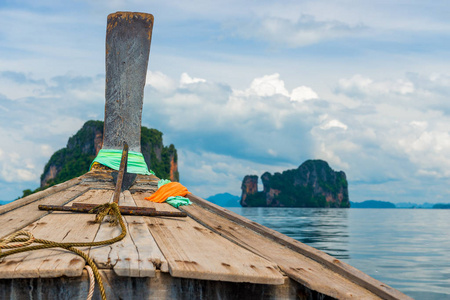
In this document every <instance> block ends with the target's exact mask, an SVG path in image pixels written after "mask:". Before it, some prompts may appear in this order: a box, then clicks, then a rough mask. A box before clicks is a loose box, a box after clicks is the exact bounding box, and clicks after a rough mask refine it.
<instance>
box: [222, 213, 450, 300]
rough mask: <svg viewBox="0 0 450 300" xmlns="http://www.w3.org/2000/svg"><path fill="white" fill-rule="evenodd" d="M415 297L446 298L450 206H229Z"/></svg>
mask: <svg viewBox="0 0 450 300" xmlns="http://www.w3.org/2000/svg"><path fill="white" fill-rule="evenodd" d="M228 209H229V210H232V211H234V212H236V213H238V214H240V215H242V216H244V217H246V218H248V219H250V220H253V221H255V222H258V223H260V224H262V225H264V226H267V227H269V228H272V229H274V230H276V231H279V232H281V233H283V234H286V235H288V236H290V237H292V238H294V239H296V240H298V241H300V242H302V243H305V244H307V245H310V246H312V247H315V248H317V249H319V250H322V251H324V252H326V253H328V254H330V255H332V256H334V257H336V258H338V259H340V260H342V261H344V262H346V263H348V264H350V265H352V266H354V267H355V268H357V269H359V270H361V271H363V272H364V273H366V274H368V275H370V276H372V277H374V278H375V279H378V280H380V281H382V282H384V283H386V284H387V285H390V286H392V287H394V288H396V289H398V290H400V291H401V292H403V293H405V294H406V295H408V296H410V297H413V298H414V299H427V300H428V299H430V300H434V299H450V210H438V209H353V208H352V209H325V208H278V207H276V208H261V207H259V208H246V207H228Z"/></svg>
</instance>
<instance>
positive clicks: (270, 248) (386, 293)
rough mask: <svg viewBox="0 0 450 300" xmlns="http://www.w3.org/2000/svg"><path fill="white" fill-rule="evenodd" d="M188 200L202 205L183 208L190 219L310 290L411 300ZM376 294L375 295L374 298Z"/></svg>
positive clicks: (261, 229) (232, 215) (266, 231)
mask: <svg viewBox="0 0 450 300" xmlns="http://www.w3.org/2000/svg"><path fill="white" fill-rule="evenodd" d="M189 198H190V199H191V200H192V201H194V203H196V204H198V205H201V206H202V207H199V206H196V205H194V206H185V207H183V208H182V210H184V211H186V212H187V213H188V214H189V215H190V216H192V217H193V218H195V219H197V220H199V222H200V223H202V224H204V225H205V226H207V227H208V228H212V230H214V231H216V232H218V233H220V234H222V235H223V236H225V237H227V238H228V239H230V240H233V241H235V242H236V243H239V244H241V245H243V246H244V247H246V248H248V249H250V250H251V251H254V252H255V253H259V254H260V255H263V256H264V257H267V258H268V259H269V260H271V261H273V262H275V263H277V264H278V265H279V267H280V268H281V269H282V270H283V271H284V272H285V273H286V274H287V275H288V276H289V277H291V278H293V279H294V280H296V281H298V282H300V283H302V284H304V285H305V286H307V287H309V288H311V289H313V290H316V291H319V292H321V293H324V294H327V295H330V296H332V297H337V298H343V299H347V298H352V297H353V299H354V297H355V296H356V295H355V293H356V294H360V296H363V295H364V293H369V294H368V295H366V296H364V297H365V298H370V297H378V298H379V297H381V298H384V299H410V298H409V297H407V296H406V295H404V294H403V293H401V292H399V291H397V290H395V289H392V288H391V287H389V286H386V285H384V284H383V283H381V282H379V281H377V280H375V279H373V278H371V277H369V276H368V275H366V274H364V273H362V272H360V271H358V270H356V269H355V270H356V271H357V272H359V273H362V274H363V275H361V276H362V277H359V281H355V280H353V278H349V277H347V276H345V272H336V271H335V269H336V268H334V269H332V268H329V266H328V265H327V264H324V263H322V262H321V261H316V260H314V259H312V258H311V257H308V256H305V255H304V253H302V252H299V251H297V249H295V248H294V247H293V248H294V249H292V248H290V246H291V244H290V243H295V245H298V244H300V245H298V246H299V247H303V251H310V249H309V248H312V247H309V246H307V245H304V244H302V243H300V242H298V241H295V240H293V239H291V238H289V237H287V236H284V235H283V234H281V233H279V232H276V231H273V230H271V229H269V228H266V227H264V226H262V225H260V224H258V223H255V222H253V221H250V220H248V219H246V218H244V217H242V216H239V215H237V214H235V213H233V212H231V211H228V210H226V209H224V208H222V207H220V206H217V205H215V204H212V203H210V202H208V201H206V200H203V199H201V198H198V197H196V196H194V195H191V196H189ZM205 208H206V209H205ZM231 220H233V221H231ZM254 228H258V229H259V230H258V231H255V230H254ZM273 235H276V238H273ZM278 239H285V243H279V242H278ZM288 242H289V243H288ZM311 251H314V254H315V255H321V256H324V258H326V259H332V260H333V263H334V264H336V265H340V264H342V265H343V264H344V263H342V262H340V261H339V260H337V259H335V258H333V257H331V256H329V255H327V254H325V253H318V252H320V251H319V250H317V249H315V248H312V250H311ZM313 257H314V256H313ZM286 258H289V259H286ZM291 258H292V259H291ZM348 267H350V266H348ZM350 268H352V267H350ZM318 274H320V277H318V278H317V275H318ZM354 276H359V274H355V275H354ZM367 277H369V279H370V280H371V281H368V282H366V284H365V285H362V284H361V283H360V282H361V281H365V280H368V279H367ZM324 279H326V280H324ZM336 280H337V281H342V282H346V284H347V283H348V284H349V285H348V286H347V285H346V286H343V287H342V286H340V284H336V282H337V281H336ZM373 284H379V285H380V286H379V287H378V288H372V289H367V286H368V285H373ZM380 289H382V291H380ZM347 291H351V292H347ZM361 293H362V294H361ZM375 294H376V295H378V296H375Z"/></svg>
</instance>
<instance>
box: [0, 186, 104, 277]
mask: <svg viewBox="0 0 450 300" xmlns="http://www.w3.org/2000/svg"><path fill="white" fill-rule="evenodd" d="M111 193H112V192H111V191H107V190H90V191H88V192H86V193H84V194H83V195H81V196H80V197H78V198H76V200H73V201H77V202H85V203H98V204H101V203H104V202H107V201H109V199H110V198H111ZM68 205H71V204H70V202H69V203H68ZM94 218H95V216H94V215H92V214H77V213H64V212H53V213H50V214H48V215H46V216H45V217H43V218H41V219H40V220H38V221H36V222H34V223H32V224H30V225H29V226H27V227H25V228H24V229H25V230H28V231H30V232H32V233H33V235H34V236H35V237H36V238H39V239H46V240H51V241H55V242H91V241H92V240H93V239H94V237H95V235H96V233H97V230H98V227H99V224H97V223H95V222H93V220H94ZM78 249H80V250H82V251H86V252H88V249H87V248H78ZM84 266H85V261H84V260H83V259H82V258H81V257H79V256H78V255H76V254H73V253H72V252H70V251H67V250H63V249H59V248H55V249H43V250H36V251H28V252H23V253H18V254H13V255H10V256H7V257H5V258H3V260H2V261H1V262H0V278H33V277H59V276H80V275H81V273H82V271H83V268H84Z"/></svg>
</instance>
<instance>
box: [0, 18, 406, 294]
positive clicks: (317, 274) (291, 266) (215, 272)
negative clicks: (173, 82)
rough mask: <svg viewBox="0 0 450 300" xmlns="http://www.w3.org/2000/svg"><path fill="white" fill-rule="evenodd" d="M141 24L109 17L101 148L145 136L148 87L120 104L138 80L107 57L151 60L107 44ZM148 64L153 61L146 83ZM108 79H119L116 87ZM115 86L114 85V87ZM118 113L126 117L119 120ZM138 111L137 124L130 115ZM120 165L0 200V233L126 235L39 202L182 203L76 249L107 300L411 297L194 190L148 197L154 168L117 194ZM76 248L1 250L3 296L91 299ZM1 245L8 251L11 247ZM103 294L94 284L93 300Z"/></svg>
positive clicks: (75, 238)
mask: <svg viewBox="0 0 450 300" xmlns="http://www.w3.org/2000/svg"><path fill="white" fill-rule="evenodd" d="M137 23H139V24H141V25H142V24H144V27H145V26H146V28H147V29H146V30H147V33H148V32H150V34H151V26H152V25H153V17H151V18H150V17H149V15H145V14H138V13H116V14H112V15H110V16H109V18H108V32H107V87H106V89H107V92H106V94H107V99H106V108H105V110H106V111H105V136H104V141H103V147H105V145H106V146H107V147H108V148H115V149H117V148H118V147H119V145H120V143H121V142H122V141H123V140H126V141H127V142H128V143H129V144H130V148H131V149H135V150H138V151H140V145H139V142H137V141H138V140H139V134H135V133H134V134H130V131H133V130H134V131H136V130H137V131H138V132H140V131H139V130H140V129H139V127H140V114H139V113H136V111H139V105H140V109H142V93H143V84H142V82H138V83H137V84H136V85H138V86H140V87H139V88H137V92H136V93H138V94H139V93H141V94H140V96H139V95H138V96H137V97H136V98H140V99H138V100H139V101H141V102H140V104H139V101H137V102H136V103H134V104H133V103H131V104H130V103H128V104H127V105H125V106H121V107H120V105H119V107H117V106H116V107H112V106H111V105H113V106H114V105H116V103H122V102H123V101H131V100H130V97H129V95H127V93H126V92H124V91H129V90H130V86H134V85H133V84H131V83H129V81H130V78H125V79H123V76H122V77H121V76H117V74H116V75H114V74H113V75H111V74H109V73H108V63H110V64H112V61H114V60H115V61H118V62H119V64H121V63H122V60H124V61H126V60H127V59H132V60H136V59H143V58H144V60H147V59H148V52H147V58H145V51H144V55H142V50H141V48H142V47H144V48H145V47H146V46H145V45H144V46H142V45H141V46H139V47H137V50H136V49H135V50H136V51H137V52H138V53H140V54H139V55H136V53H135V52H133V51H134V50H133V47H130V46H129V45H130V44H126V43H125V44H121V46H117V47H119V48H120V47H122V48H120V49H121V50H120V51H119V50H118V49H119V48H117V47H116V48H115V47H112V46H111V45H112V44H110V45H108V43H109V42H111V41H112V42H111V43H115V42H117V40H118V41H119V42H120V43H122V42H123V41H122V40H121V39H123V38H124V37H123V36H121V35H120V34H118V35H116V36H113V35H114V32H113V31H114V30H115V28H119V29H118V30H123V28H125V31H122V33H121V34H123V33H124V32H125V33H126V38H127V39H131V40H132V45H138V44H139V43H137V42H136V41H135V40H134V39H135V36H139V34H136V35H133V34H130V32H131V33H134V32H135V31H136V30H140V29H139V28H138V27H139V26H140V25H139V26H138V25H136V24H137ZM127 24H128V25H127ZM130 24H131V25H130ZM127 26H132V28H131V29H130V27H127ZM120 28H122V29H120ZM136 28H138V29H136ZM149 30H150V31H149ZM141 33H142V32H141ZM130 36H131V37H130ZM141 38H143V39H144V40H145V38H147V39H148V51H149V47H150V41H149V37H148V36H147V37H145V34H141ZM114 39H116V40H114ZM108 47H109V48H108ZM130 49H131V50H130ZM122 50H123V51H125V52H128V53H127V54H126V57H125V58H123V57H122V58H120V57H116V58H113V59H112V58H108V55H116V56H120V55H119V53H118V52H122ZM108 51H109V54H108ZM108 59H109V61H108ZM145 64H146V62H145ZM126 65H131V66H132V65H133V64H130V63H126ZM111 69H113V67H111V66H110V70H109V71H110V72H112V73H114V72H118V71H117V68H116V69H114V70H112V71H111ZM141 69H142V68H141ZM141 71H142V70H141ZM145 72H146V65H145V70H144V82H145ZM125 73H126V72H125ZM141 74H142V73H141ZM132 76H135V75H134V74H133V75H132ZM125 77H126V76H125ZM133 78H134V77H133ZM121 80H122V81H123V80H125V81H126V83H124V82H122V81H121ZM133 80H134V79H133ZM108 82H109V85H111V84H113V85H114V87H111V86H108ZM113 88H116V90H115V92H108V89H113ZM117 89H119V90H117ZM121 89H122V90H121ZM132 89H133V87H131V90H132ZM139 89H140V90H139ZM108 95H109V96H110V97H109V98H110V99H109V100H108ZM117 95H125V96H123V97H125V98H126V99H122V98H121V99H119V100H120V101H119V102H115V103H113V104H108V103H111V102H114V101H112V100H111V99H113V100H115V98H114V97H118V96H117ZM121 97H122V96H121ZM127 97H128V98H127ZM119 98H120V97H119ZM131 98H132V97H131ZM108 101H109V102H108ZM130 109H135V110H136V111H135V113H134V114H131V115H132V116H131V115H130V114H128V115H127V113H129V110H130ZM139 112H140V111H139ZM112 115H119V116H122V117H123V116H125V117H123V118H119V119H117V118H112V117H111V116H112ZM136 115H138V123H137V124H138V125H136V122H130V119H127V118H132V117H136ZM127 116H128V117H127ZM108 118H109V119H108ZM122 121H123V122H126V124H125V125H124V124H123V123H120V122H122ZM128 123H132V124H131V125H130V126H128ZM127 126H128V127H127ZM136 137H137V138H136ZM112 172H113V170H112V169H110V168H106V167H104V166H101V165H95V166H94V167H93V168H92V169H91V170H90V171H89V172H87V173H86V174H85V175H83V176H81V177H78V178H75V179H72V180H69V181H67V182H64V183H61V184H59V185H56V186H53V187H50V188H48V189H46V190H43V191H41V192H38V193H36V194H32V195H30V196H28V197H25V198H22V199H19V200H16V201H14V202H12V203H10V204H7V205H4V206H1V207H0V224H1V225H0V238H5V237H7V236H10V235H11V234H13V233H15V232H17V231H19V230H25V231H28V232H31V233H32V234H33V235H34V237H36V238H39V239H46V240H51V241H55V242H69V241H70V242H88V243H91V242H98V241H103V240H107V239H111V238H114V237H116V236H118V235H119V234H120V232H121V229H120V227H119V226H110V224H109V222H107V221H103V222H101V223H96V222H94V215H92V214H83V213H76V212H63V211H46V210H39V209H38V206H39V205H44V204H46V205H60V206H65V207H71V206H72V205H73V203H82V204H92V205H100V204H103V203H110V202H112V201H113V199H114V196H115V195H116V196H118V197H119V199H118V204H119V205H120V206H131V207H146V208H154V210H155V211H157V212H158V211H165V212H180V211H181V212H185V213H186V214H187V217H161V216H159V217H154V216H143V215H139V214H138V215H125V216H122V217H123V222H124V226H125V227H126V229H127V234H126V236H125V237H124V238H123V239H122V240H120V241H117V242H115V243H112V244H108V245H102V246H85V247H75V248H78V249H79V250H81V251H83V252H84V253H86V254H87V255H88V256H89V257H90V258H92V259H93V261H94V262H95V265H96V266H97V267H98V269H99V274H100V276H101V278H102V282H103V286H104V296H106V298H107V299H333V298H334V299H410V298H409V297H407V296H406V295H404V294H402V293H401V292H399V291H397V290H395V289H393V288H391V287H389V286H387V285H386V284H384V283H382V282H379V281H377V280H375V279H373V278H371V277H370V276H368V275H366V274H364V273H363V272H361V271H359V270H357V269H355V268H353V267H351V266H349V265H347V264H345V263H343V262H341V261H339V260H338V259H335V258H333V257H331V256H329V255H327V254H325V253H323V252H321V251H319V250H317V249H314V248H312V247H309V246H307V245H305V244H303V243H301V242H298V241H296V240H294V239H291V238H289V237H287V236H285V235H283V234H281V233H279V232H276V231H274V230H271V229H269V228H267V227H264V226H262V225H260V224H258V223H255V222H252V221H250V220H248V219H246V218H244V217H242V216H239V215H237V214H235V213H233V212H231V211H228V210H227V209H225V208H222V207H220V206H217V205H215V204H212V203H210V202H208V201H206V200H204V199H202V198H200V197H197V196H195V195H193V194H188V196H187V197H188V198H189V199H190V200H191V201H192V204H191V205H188V206H180V207H179V208H174V207H172V206H170V205H169V204H167V203H153V202H150V201H147V200H145V199H144V198H145V197H148V196H150V195H152V194H153V193H154V192H155V191H156V190H157V183H158V180H159V178H157V177H156V176H154V175H137V177H136V180H135V181H134V183H133V184H132V185H131V186H130V187H129V188H128V189H127V190H123V191H120V193H118V194H117V193H116V191H117V189H118V187H117V185H115V184H114V180H113V177H112ZM119 176H120V172H119ZM69 250H70V249H69ZM69 250H67V249H65V248H58V247H54V248H47V249H40V250H33V251H26V252H21V253H16V254H12V255H9V256H6V257H2V258H1V261H0V299H84V298H86V297H87V296H88V291H89V287H90V280H89V278H88V277H89V276H88V270H87V269H86V261H85V260H84V259H83V258H82V257H80V256H79V255H77V254H75V253H73V252H71V251H69ZM2 251H3V253H5V252H6V251H7V249H6V250H5V249H3V250H2ZM0 255H1V253H0ZM88 269H89V268H88ZM101 296H102V295H101V293H100V291H99V289H98V288H96V289H95V292H94V295H93V297H94V299H100V297H101Z"/></svg>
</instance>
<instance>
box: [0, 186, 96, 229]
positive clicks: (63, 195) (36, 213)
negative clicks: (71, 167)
mask: <svg viewBox="0 0 450 300" xmlns="http://www.w3.org/2000/svg"><path fill="white" fill-rule="evenodd" d="M88 190H89V187H86V186H80V185H75V186H72V187H69V188H67V189H65V190H62V191H60V192H56V193H54V194H52V195H49V196H46V197H44V198H41V199H39V200H36V201H34V202H32V203H30V204H28V205H25V206H19V207H17V208H15V209H12V210H9V211H8V212H5V213H3V214H1V215H0V224H1V226H0V237H5V236H8V235H10V234H12V233H14V232H16V231H18V230H21V229H22V228H23V227H25V226H27V225H29V224H31V223H33V222H35V221H37V220H39V219H40V218H42V217H44V216H46V215H48V214H49V213H50V212H48V211H42V210H39V209H38V205H40V204H54V205H64V204H66V203H67V202H70V201H71V200H73V199H75V198H77V197H79V196H81V195H82V194H84V193H85V192H87V191H88Z"/></svg>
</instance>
